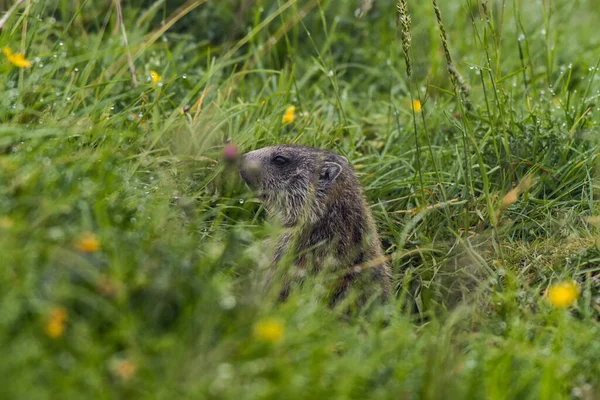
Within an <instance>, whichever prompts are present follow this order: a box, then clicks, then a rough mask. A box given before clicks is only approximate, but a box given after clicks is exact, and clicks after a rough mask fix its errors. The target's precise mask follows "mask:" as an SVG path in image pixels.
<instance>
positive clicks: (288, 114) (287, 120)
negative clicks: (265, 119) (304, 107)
mask: <svg viewBox="0 0 600 400" xmlns="http://www.w3.org/2000/svg"><path fill="white" fill-rule="evenodd" d="M295 112H296V107H295V106H289V107H288V108H286V110H285V114H283V118H282V119H281V122H283V123H284V124H291V123H292V122H294V119H295V118H296V115H295V114H294V113H295Z"/></svg>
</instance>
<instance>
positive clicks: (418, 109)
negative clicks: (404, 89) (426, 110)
mask: <svg viewBox="0 0 600 400" xmlns="http://www.w3.org/2000/svg"><path fill="white" fill-rule="evenodd" d="M412 107H413V110H415V112H416V113H420V112H421V101H419V100H413V102H412Z"/></svg>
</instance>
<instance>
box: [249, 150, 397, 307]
mask: <svg viewBox="0 0 600 400" xmlns="http://www.w3.org/2000/svg"><path fill="white" fill-rule="evenodd" d="M240 175H241V176H242V178H243V179H244V181H245V182H246V183H247V184H248V186H250V187H251V188H252V189H255V190H256V191H258V194H259V196H260V198H261V200H262V202H263V204H264V206H265V208H266V209H267V211H268V212H269V214H270V215H272V216H275V217H277V218H279V219H280V221H281V223H282V225H283V228H284V231H283V233H282V234H281V235H280V237H279V242H278V244H277V248H276V251H275V256H274V260H273V263H274V264H276V263H277V262H278V261H279V260H280V259H281V258H282V257H283V256H285V255H288V254H291V255H293V256H295V257H296V258H295V264H296V266H297V267H298V270H299V271H300V272H302V273H304V272H306V271H320V270H327V271H330V272H339V273H340V275H341V276H342V281H341V282H338V283H337V284H336V286H335V288H334V289H333V293H331V295H332V298H331V301H332V302H335V301H336V300H337V299H339V298H340V297H341V296H342V295H343V294H344V293H345V291H346V289H347V288H348V287H349V286H350V285H351V284H352V283H353V282H355V281H358V280H360V283H358V284H355V285H356V286H359V287H360V289H361V290H363V293H362V295H363V297H364V296H367V297H368V296H370V295H372V294H373V293H376V292H377V290H378V288H379V290H380V291H381V293H382V295H383V296H384V297H389V296H390V295H391V291H392V289H391V273H390V268H389V265H388V263H387V262H386V260H385V258H384V257H383V251H382V248H381V243H380V241H379V236H378V234H377V230H376V227H375V222H374V220H373V216H372V215H371V212H370V210H369V208H368V204H367V201H366V199H365V196H364V193H363V190H362V188H361V186H360V184H359V182H358V179H357V178H356V174H355V173H354V170H353V168H352V166H351V165H350V163H349V162H348V161H347V160H346V159H345V158H344V157H340V156H338V155H336V154H334V153H331V152H329V151H325V150H321V149H315V148H311V147H305V146H299V145H277V146H270V147H265V148H262V149H259V150H255V151H251V152H249V153H246V154H245V155H243V156H242V161H241V168H240ZM359 266H360V267H359ZM288 289H289V287H288V288H286V289H285V290H284V291H283V292H282V297H283V298H285V297H286V296H287V290H288Z"/></svg>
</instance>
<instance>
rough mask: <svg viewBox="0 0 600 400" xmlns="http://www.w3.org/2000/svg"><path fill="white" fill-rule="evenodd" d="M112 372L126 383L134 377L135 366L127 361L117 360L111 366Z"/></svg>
mask: <svg viewBox="0 0 600 400" xmlns="http://www.w3.org/2000/svg"><path fill="white" fill-rule="evenodd" d="M112 371H113V373H114V374H115V375H117V376H118V377H119V378H121V379H122V380H124V381H128V380H130V379H131V378H133V376H134V375H135V372H136V371H137V365H136V364H135V363H134V362H133V361H131V360H128V359H124V360H118V361H115V363H114V364H113V366H112Z"/></svg>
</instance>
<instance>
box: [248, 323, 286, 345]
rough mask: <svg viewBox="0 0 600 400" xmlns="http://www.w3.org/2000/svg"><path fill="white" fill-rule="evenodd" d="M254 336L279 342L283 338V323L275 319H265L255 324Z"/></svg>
mask: <svg viewBox="0 0 600 400" xmlns="http://www.w3.org/2000/svg"><path fill="white" fill-rule="evenodd" d="M252 333H253V335H254V338H255V339H257V340H260V341H263V342H270V343H279V342H281V340H282V339H283V325H282V324H281V322H279V321H277V320H274V319H265V320H262V321H259V322H257V323H256V324H254V328H253V332H252Z"/></svg>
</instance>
